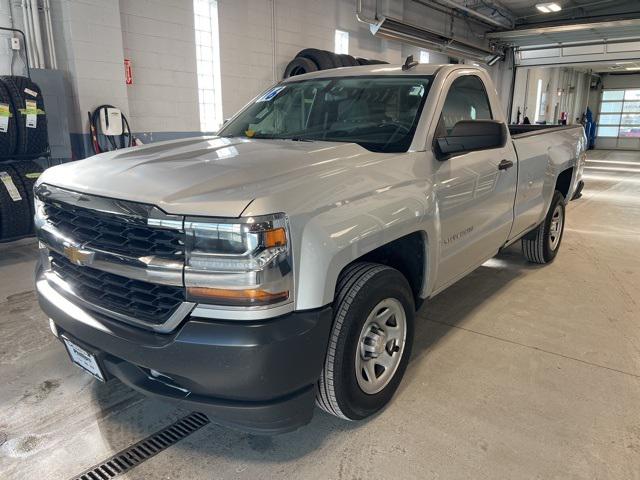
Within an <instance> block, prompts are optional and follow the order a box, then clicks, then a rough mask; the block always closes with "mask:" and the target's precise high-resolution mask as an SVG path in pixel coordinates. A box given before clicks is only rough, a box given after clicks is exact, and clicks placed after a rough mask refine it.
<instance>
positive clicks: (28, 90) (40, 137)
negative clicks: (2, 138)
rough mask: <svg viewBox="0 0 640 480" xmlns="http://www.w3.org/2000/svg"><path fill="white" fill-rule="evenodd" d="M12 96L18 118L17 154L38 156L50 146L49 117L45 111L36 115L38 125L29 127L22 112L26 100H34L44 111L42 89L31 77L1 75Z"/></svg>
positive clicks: (0, 78)
mask: <svg viewBox="0 0 640 480" xmlns="http://www.w3.org/2000/svg"><path fill="white" fill-rule="evenodd" d="M0 81H2V83H3V84H4V85H5V87H6V88H7V90H8V91H9V94H10V96H11V98H12V103H13V107H14V111H15V114H16V119H17V127H18V128H17V136H18V138H17V142H16V150H15V154H16V155H19V156H22V155H24V156H27V157H31V158H35V157H38V156H40V155H42V154H43V153H45V152H46V151H47V150H48V148H49V140H48V135H47V117H46V115H45V114H44V113H40V114H38V115H36V126H35V127H34V128H31V127H27V116H26V115H25V114H24V113H22V112H24V109H25V108H26V101H27V100H33V101H35V103H36V107H37V109H38V111H39V112H44V111H45V109H44V99H43V98H42V91H41V90H40V87H38V85H36V84H35V83H34V82H32V81H31V79H29V78H27V77H19V76H4V77H0Z"/></svg>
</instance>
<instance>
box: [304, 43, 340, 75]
mask: <svg viewBox="0 0 640 480" xmlns="http://www.w3.org/2000/svg"><path fill="white" fill-rule="evenodd" d="M297 57H302V58H308V59H309V60H311V61H312V62H313V63H315V64H316V66H317V67H318V70H328V69H330V68H337V67H341V66H342V63H341V62H340V61H339V60H338V58H337V56H336V54H335V53H333V52H328V51H327V50H318V49H317V48H305V49H304V50H300V51H299V52H298V53H297V54H296V58H297Z"/></svg>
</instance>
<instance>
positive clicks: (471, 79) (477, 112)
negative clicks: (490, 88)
mask: <svg viewBox="0 0 640 480" xmlns="http://www.w3.org/2000/svg"><path fill="white" fill-rule="evenodd" d="M492 119H493V116H492V115H491V106H490V104H489V97H488V96H487V92H486V90H485V88H484V84H483V83H482V80H480V78H479V77H476V76H475V75H466V76H464V77H460V78H458V79H456V80H455V81H454V82H453V83H452V84H451V88H450V89H449V93H448V94H447V98H446V100H445V101H444V106H443V107H442V114H441V116H440V121H439V123H438V130H439V132H438V133H440V134H441V135H442V134H443V135H448V134H449V133H451V130H452V129H453V126H454V125H455V124H456V123H458V122H459V121H461V120H492ZM443 130H444V131H443Z"/></svg>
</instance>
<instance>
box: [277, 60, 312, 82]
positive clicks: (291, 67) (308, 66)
mask: <svg viewBox="0 0 640 480" xmlns="http://www.w3.org/2000/svg"><path fill="white" fill-rule="evenodd" d="M317 70H318V66H317V65H316V64H315V63H314V62H313V61H312V60H309V59H308V58H305V57H296V58H294V59H293V60H291V61H290V62H289V64H288V65H287V68H285V69H284V76H283V77H282V78H289V77H295V76H296V75H303V74H305V73H310V72H315V71H317Z"/></svg>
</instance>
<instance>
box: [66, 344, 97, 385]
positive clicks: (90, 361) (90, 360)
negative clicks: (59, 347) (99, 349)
mask: <svg viewBox="0 0 640 480" xmlns="http://www.w3.org/2000/svg"><path fill="white" fill-rule="evenodd" d="M61 338H62V343H64V346H65V348H66V349H67V353H68V354H69V358H70V359H71V362H72V363H73V364H75V365H77V366H78V367H80V368H81V369H83V370H84V371H85V372H87V373H88V374H89V375H91V376H93V377H94V378H96V379H98V380H100V381H101V382H104V381H105V375H104V373H103V372H102V367H101V366H100V362H99V361H98V357H96V355H94V354H93V353H91V352H90V351H88V350H87V349H86V348H83V347H81V346H80V345H78V344H77V343H75V342H74V341H72V340H69V339H68V338H67V337H65V336H64V335H62V337H61Z"/></svg>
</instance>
